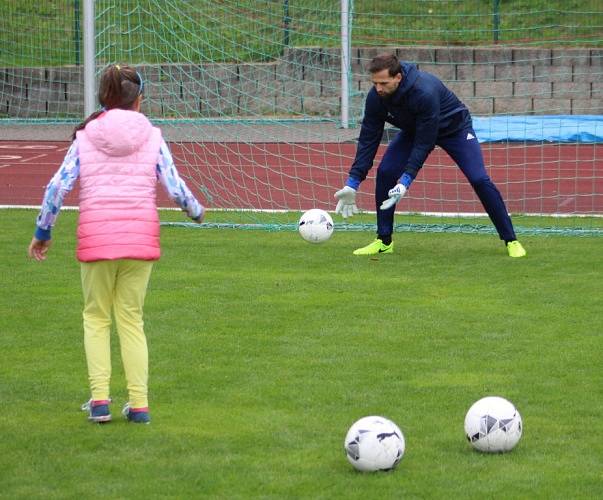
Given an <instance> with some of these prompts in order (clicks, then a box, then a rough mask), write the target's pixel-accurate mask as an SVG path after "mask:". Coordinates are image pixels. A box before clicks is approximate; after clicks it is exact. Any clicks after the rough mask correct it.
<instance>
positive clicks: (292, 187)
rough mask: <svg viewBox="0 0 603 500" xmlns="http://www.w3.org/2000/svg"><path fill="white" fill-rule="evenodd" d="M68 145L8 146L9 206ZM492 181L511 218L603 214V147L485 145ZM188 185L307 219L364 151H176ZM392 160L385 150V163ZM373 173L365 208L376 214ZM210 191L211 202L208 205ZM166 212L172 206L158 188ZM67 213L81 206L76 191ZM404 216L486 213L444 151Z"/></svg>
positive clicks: (326, 147) (228, 201)
mask: <svg viewBox="0 0 603 500" xmlns="http://www.w3.org/2000/svg"><path fill="white" fill-rule="evenodd" d="M68 147H69V143H68V142H25V141H10V142H9V141H0V205H17V206H19V205H39V204H40V203H41V201H42V196H43V193H44V188H45V186H46V184H47V183H48V180H49V179H50V177H51V176H52V175H53V173H54V172H55V171H56V170H57V168H58V167H59V165H60V164H61V161H62V159H63V156H64V155H65V152H66V151H67V148H68ZM482 148H483V151H484V157H485V161H486V165H487V166H488V170H489V173H490V176H491V177H492V178H493V180H494V181H495V182H496V184H497V185H498V187H499V189H500V190H501V192H502V194H503V197H504V198H505V201H506V202H507V207H508V209H509V211H510V212H512V213H546V214H552V213H562V214H574V213H580V214H602V213H603V145H595V144H540V143H537V144H536V143H534V144H531V143H527V144H520V143H510V144H483V145H482ZM171 149H172V152H173V155H174V159H175V161H176V164H177V166H178V168H179V171H180V173H181V174H182V176H183V177H184V178H185V179H187V183H188V184H189V186H190V187H191V188H192V189H193V191H194V192H197V193H199V197H200V199H201V201H202V202H203V203H204V204H206V205H207V206H208V207H210V208H261V209H291V210H305V209H308V208H314V207H317V208H324V209H329V210H332V209H333V207H334V203H333V193H334V191H335V190H337V189H339V188H340V187H341V186H342V185H343V183H344V181H345V179H346V178H347V171H348V169H349V167H350V164H351V161H352V159H353V157H354V154H355V150H356V146H355V144H337V143H295V144H291V143H286V144H285V143H270V142H266V143H253V144H250V143H214V142H212V143H174V144H171ZM382 153H383V147H382V148H381V149H380V151H379V154H378V156H377V158H376V163H377V162H378V160H379V157H380V155H381V154H382ZM375 170H376V168H374V169H373V170H372V171H371V176H369V178H368V179H367V181H366V182H365V183H363V185H362V186H361V189H360V193H359V205H360V207H361V208H363V209H367V210H374V209H375V207H374V199H373V190H374V171H375ZM205 192H209V193H210V194H211V196H212V198H213V199H212V201H208V199H207V197H206V196H205V194H204V193H205ZM158 198H159V199H158V202H159V205H160V206H162V207H171V206H173V204H172V202H171V201H170V200H169V199H167V197H166V196H165V194H164V193H163V190H162V189H158ZM64 205H77V187H76V189H74V191H73V192H72V193H70V194H69V195H68V196H67V198H66V200H65V202H64ZM398 209H399V210H400V211H413V212H453V213H465V212H466V213H476V212H480V213H481V212H483V209H482V208H481V205H480V204H479V202H477V200H476V197H475V194H474V193H473V191H472V190H471V187H470V186H469V185H468V183H467V182H466V180H465V178H464V177H463V175H462V173H461V172H460V170H459V169H458V168H457V167H456V166H455V165H454V163H453V162H452V160H451V159H450V158H449V157H448V156H447V155H446V154H445V153H444V152H443V151H442V150H440V149H439V148H436V150H435V151H434V152H433V153H432V154H431V155H430V157H429V158H428V161H427V163H426V164H425V166H424V167H423V169H422V171H421V173H420V174H419V177H418V179H417V181H416V182H415V183H414V184H413V187H412V190H411V191H410V192H409V195H408V196H407V197H406V198H405V199H404V200H403V201H402V202H401V203H400V204H399V206H398Z"/></svg>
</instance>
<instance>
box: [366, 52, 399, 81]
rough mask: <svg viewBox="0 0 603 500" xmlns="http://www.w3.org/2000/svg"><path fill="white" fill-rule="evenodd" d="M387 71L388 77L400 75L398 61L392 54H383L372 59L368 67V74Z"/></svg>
mask: <svg viewBox="0 0 603 500" xmlns="http://www.w3.org/2000/svg"><path fill="white" fill-rule="evenodd" d="M384 69H386V70H387V72H388V73H389V76H396V75H397V74H398V73H402V66H401V65H400V61H398V58H397V57H396V56H395V55H394V54H390V53H385V54H379V55H378V56H376V57H374V58H373V59H372V61H371V62H370V64H369V65H368V70H369V73H378V72H379V71H383V70H384Z"/></svg>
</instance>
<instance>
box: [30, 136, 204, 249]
mask: <svg viewBox="0 0 603 500" xmlns="http://www.w3.org/2000/svg"><path fill="white" fill-rule="evenodd" d="M156 171H157V178H158V179H159V181H160V182H161V184H162V185H163V187H164V188H165V191H166V192H167V194H168V196H169V197H170V198H171V199H172V200H173V201H174V202H175V203H177V204H178V205H179V206H180V208H182V210H183V211H185V212H186V213H187V215H188V216H189V217H190V218H191V219H197V218H199V217H200V216H202V215H203V212H204V210H205V209H204V208H203V206H202V205H201V204H200V203H199V202H198V201H197V198H195V196H194V195H193V193H191V191H190V189H189V188H188V187H187V185H186V184H185V182H184V181H183V180H182V178H181V177H180V176H179V175H178V171H177V170H176V166H175V165H174V160H173V158H172V153H171V152H170V149H169V148H168V145H167V144H166V143H165V141H164V140H163V139H162V140H161V146H160V148H159V157H158V161H157V167H156ZM79 175H80V159H79V149H78V140H77V139H75V140H74V141H73V142H72V143H71V146H70V147H69V150H68V151H67V154H66V155H65V159H64V160H63V163H62V164H61V167H60V168H59V169H58V170H57V172H56V173H55V174H54V176H53V177H52V179H51V180H50V182H49V183H48V186H46V192H45V193H44V200H43V201H42V208H41V210H40V214H39V215H38V218H37V220H36V226H37V229H36V234H35V236H36V238H37V239H39V240H49V239H50V238H51V236H50V232H51V229H52V227H53V226H54V223H55V222H56V219H57V216H58V215H59V211H60V210H61V206H62V204H63V200H64V198H65V196H66V195H67V193H69V191H71V190H72V189H73V187H74V186H75V182H76V181H77V179H78V177H79Z"/></svg>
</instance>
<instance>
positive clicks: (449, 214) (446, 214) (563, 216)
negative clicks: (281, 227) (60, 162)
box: [0, 205, 603, 219]
mask: <svg viewBox="0 0 603 500" xmlns="http://www.w3.org/2000/svg"><path fill="white" fill-rule="evenodd" d="M40 208H41V207H40V205H0V210H11V209H35V210H40ZM158 209H159V210H173V211H179V212H180V211H181V210H180V209H179V208H174V207H158ZM61 210H78V207H77V206H64V207H61ZM207 210H208V211H210V212H252V213H253V212H257V213H267V214H283V213H287V212H303V210H280V209H279V210H276V209H274V210H272V209H258V208H207ZM361 213H363V214H374V213H375V211H364V212H361ZM396 215H422V216H426V217H460V218H470V217H488V214H486V213H485V212H483V213H481V212H396ZM511 215H512V216H515V217H554V218H558V219H568V218H571V217H577V218H587V217H596V218H600V217H603V214H545V213H536V214H520V213H517V214H511Z"/></svg>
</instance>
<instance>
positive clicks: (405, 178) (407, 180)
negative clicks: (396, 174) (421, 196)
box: [399, 172, 414, 189]
mask: <svg viewBox="0 0 603 500" xmlns="http://www.w3.org/2000/svg"><path fill="white" fill-rule="evenodd" d="M412 181H414V177H413V176H411V175H410V174H408V173H406V172H404V173H403V174H402V177H400V181H399V182H400V184H403V185H404V187H405V188H406V189H408V188H409V187H410V185H411V184H412Z"/></svg>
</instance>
